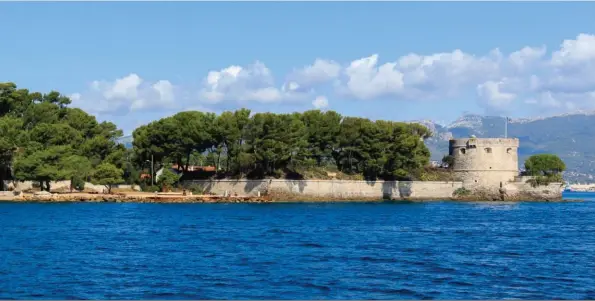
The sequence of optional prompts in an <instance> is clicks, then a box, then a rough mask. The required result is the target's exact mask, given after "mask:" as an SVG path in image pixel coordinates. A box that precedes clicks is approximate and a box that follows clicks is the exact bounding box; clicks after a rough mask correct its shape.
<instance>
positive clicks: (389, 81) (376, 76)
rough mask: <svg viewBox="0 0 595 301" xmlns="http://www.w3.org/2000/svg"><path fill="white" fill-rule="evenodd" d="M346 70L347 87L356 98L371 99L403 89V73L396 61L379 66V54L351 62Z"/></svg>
mask: <svg viewBox="0 0 595 301" xmlns="http://www.w3.org/2000/svg"><path fill="white" fill-rule="evenodd" d="M344 72H345V75H346V76H347V83H346V89H347V91H348V93H350V94H351V95H353V96H354V97H356V98H360V99H371V98H376V97H379V96H382V95H386V94H396V93H398V92H400V91H401V90H402V89H403V85H404V83H403V73H401V72H400V71H398V70H397V69H396V63H386V64H383V65H380V66H378V55H377V54H373V55H371V56H369V57H364V58H361V59H358V60H355V61H353V62H351V64H349V66H348V67H347V68H345V71H344Z"/></svg>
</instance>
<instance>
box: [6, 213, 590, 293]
mask: <svg viewBox="0 0 595 301" xmlns="http://www.w3.org/2000/svg"><path fill="white" fill-rule="evenodd" d="M24 206H26V208H25V207H24ZM25 209H26V210H25ZM593 212H595V202H585V203H581V204H573V203H558V204H537V203H519V204H514V205H502V204H488V205H486V204H458V203H447V202H442V203H427V204H423V205H420V204H415V203H411V204H399V203H386V204H364V203H358V204H349V203H343V204H292V205H286V204H279V205H277V204H266V205H262V204H261V205H259V204H234V205H229V204H194V205H187V204H171V205H167V206H163V205H159V204H95V203H83V204H75V203H73V204H60V205H58V204H14V203H0V229H2V231H0V299H50V298H58V299H70V298H84V299H213V298H217V299H511V298H513V299H519V298H521V299H554V298H560V299H593V298H595V291H593V287H595V264H594V262H595V235H592V234H593V233H595V215H594V214H593ZM546 272H547V273H546Z"/></svg>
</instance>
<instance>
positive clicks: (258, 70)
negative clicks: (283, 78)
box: [199, 61, 302, 103]
mask: <svg viewBox="0 0 595 301" xmlns="http://www.w3.org/2000/svg"><path fill="white" fill-rule="evenodd" d="M298 88H299V84H298V83H296V82H290V83H288V84H286V85H283V86H282V87H281V88H277V87H276V86H275V80H274V78H273V76H272V74H271V71H270V70H269V69H268V68H267V67H266V66H265V64H263V63H261V62H259V61H257V62H255V63H254V64H252V65H249V66H245V67H241V66H236V65H232V66H229V67H226V68H223V69H221V70H218V71H210V72H209V73H208V75H207V77H206V78H205V79H204V80H203V87H202V89H201V91H200V93H199V97H200V99H201V100H202V101H204V102H207V103H219V102H222V101H237V102H249V101H255V102H260V103H271V102H280V101H287V100H293V99H299V98H300V96H302V95H301V94H302V93H300V92H298V91H297V90H298Z"/></svg>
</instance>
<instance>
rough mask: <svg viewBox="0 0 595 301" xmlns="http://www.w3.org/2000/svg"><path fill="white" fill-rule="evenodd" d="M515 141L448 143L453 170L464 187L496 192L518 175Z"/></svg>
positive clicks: (461, 141) (482, 139) (472, 139)
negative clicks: (495, 189)
mask: <svg viewBox="0 0 595 301" xmlns="http://www.w3.org/2000/svg"><path fill="white" fill-rule="evenodd" d="M518 147H519V140H518V139H517V138H464V139H452V140H450V142H449V154H450V155H451V156H452V157H453V158H454V164H453V167H452V168H453V170H454V172H455V173H456V174H457V175H458V177H459V178H460V179H461V180H462V181H463V183H464V184H465V186H466V187H490V188H499V187H500V186H501V184H502V185H504V184H506V183H507V182H510V181H514V179H515V177H516V176H518V174H519V168H518V166H519V161H518Z"/></svg>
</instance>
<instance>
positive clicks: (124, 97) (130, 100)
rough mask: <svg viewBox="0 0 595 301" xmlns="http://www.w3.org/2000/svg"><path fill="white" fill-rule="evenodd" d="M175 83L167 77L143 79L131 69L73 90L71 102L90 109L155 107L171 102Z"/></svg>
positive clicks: (100, 110) (120, 109)
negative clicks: (86, 87)
mask: <svg viewBox="0 0 595 301" xmlns="http://www.w3.org/2000/svg"><path fill="white" fill-rule="evenodd" d="M174 88H175V87H174V86H173V85H172V84H171V83H170V82H169V81H167V80H160V81H157V82H155V83H150V82H145V81H144V80H143V79H142V78H141V77H140V76H138V75H137V74H135V73H131V74H129V75H127V76H124V77H122V78H118V79H115V80H113V81H106V80H96V81H93V82H91V84H90V85H89V89H88V90H87V91H85V92H82V93H78V92H77V93H73V94H71V95H70V98H71V100H72V102H73V105H74V106H77V107H81V108H83V109H85V110H88V111H89V112H91V113H96V114H99V113H111V112H120V113H122V112H127V111H134V110H142V109H150V108H155V107H164V106H173V105H174V102H175V91H174V90H175V89H174Z"/></svg>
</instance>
